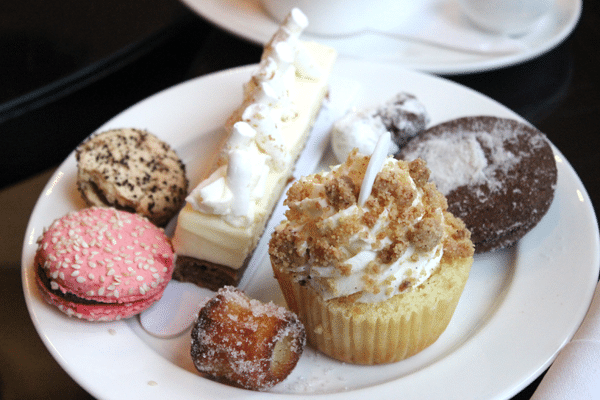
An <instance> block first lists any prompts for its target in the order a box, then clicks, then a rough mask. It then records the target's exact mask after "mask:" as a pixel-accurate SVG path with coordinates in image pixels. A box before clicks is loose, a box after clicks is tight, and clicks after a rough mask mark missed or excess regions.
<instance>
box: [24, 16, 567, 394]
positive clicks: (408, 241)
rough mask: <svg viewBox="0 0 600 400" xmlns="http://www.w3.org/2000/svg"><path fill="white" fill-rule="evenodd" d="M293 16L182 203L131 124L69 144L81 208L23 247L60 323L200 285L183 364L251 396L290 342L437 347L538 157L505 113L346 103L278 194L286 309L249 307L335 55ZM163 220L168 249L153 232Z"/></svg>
mask: <svg viewBox="0 0 600 400" xmlns="http://www.w3.org/2000/svg"><path fill="white" fill-rule="evenodd" d="M306 24H307V21H306V18H305V16H304V15H303V14H302V13H301V12H300V11H299V10H297V9H295V10H293V11H292V12H291V13H290V15H289V16H288V18H287V19H286V20H285V21H284V23H283V24H282V25H281V27H280V29H279V30H278V31H277V32H276V33H275V35H274V36H273V39H272V40H271V42H269V44H268V45H267V46H266V47H265V50H264V53H263V57H262V59H261V61H260V64H259V66H258V69H257V71H256V73H255V74H254V75H252V77H251V79H250V81H248V82H247V83H246V85H245V87H244V93H243V99H242V102H241V105H240V106H239V107H238V108H237V109H236V110H234V111H233V113H232V114H231V116H230V118H229V119H228V120H227V122H226V124H225V131H226V135H225V138H224V140H223V144H222V149H221V151H220V153H219V154H217V156H216V159H215V162H214V165H213V168H212V169H211V171H210V174H209V175H208V176H206V177H205V179H203V180H202V181H201V183H200V184H199V185H198V186H197V187H196V188H194V189H192V190H191V191H190V192H189V193H188V179H187V177H186V169H185V165H184V164H183V162H182V161H181V160H180V159H179V157H178V156H177V154H176V153H175V151H174V150H173V149H171V147H170V146H169V145H168V144H167V143H165V142H163V141H162V140H160V139H158V138H157V137H156V136H154V135H153V134H151V133H149V132H146V131H142V130H139V129H134V128H124V129H117V130H111V131H107V132H102V133H99V134H95V135H93V136H91V137H90V138H89V139H88V140H86V141H84V142H83V143H82V144H81V145H80V146H79V147H78V148H77V150H76V159H77V167H78V176H77V189H78V190H79V193H80V194H81V196H82V198H83V199H84V200H85V202H86V204H87V205H88V206H89V207H88V208H85V209H82V210H78V211H75V212H72V213H69V214H67V215H65V216H63V217H61V218H59V219H57V220H56V221H54V222H53V223H52V224H51V225H50V226H49V227H48V228H47V229H45V230H44V232H43V234H42V235H41V236H40V238H39V239H38V250H37V253H36V255H35V262H34V269H35V276H36V283H37V285H38V287H39V290H40V293H41V294H42V297H43V298H44V300H45V301H46V302H48V303H49V304H51V305H53V306H56V307H57V308H58V309H59V310H60V311H62V312H63V313H65V314H66V315H68V316H70V317H75V318H79V319H84V320H89V321H113V320H119V319H125V318H130V317H132V316H135V315H137V314H139V313H141V312H142V311H144V310H146V309H148V308H149V307H150V306H151V305H152V304H154V303H155V302H156V301H158V300H159V299H160V298H161V296H162V294H163V291H164V289H165V287H166V285H167V284H168V282H169V280H171V279H172V278H174V279H176V280H179V281H183V282H191V283H194V284H195V285H198V286H201V287H205V288H209V289H211V290H213V291H215V292H216V294H215V296H214V297H212V298H210V299H207V300H206V304H204V306H203V307H202V309H201V310H200V313H199V314H198V316H197V318H196V321H195V323H194V325H193V327H192V329H191V348H190V356H191V358H192V361H193V364H194V366H195V368H196V369H197V370H198V372H199V373H200V375H202V376H204V377H207V378H209V379H212V380H215V381H218V382H222V383H226V384H229V385H233V386H237V387H241V388H245V389H250V390H259V391H262V390H268V389H270V388H272V387H273V386H274V385H276V384H278V383H280V382H282V381H283V380H284V379H285V378H286V377H287V376H288V375H289V374H290V373H291V372H292V370H293V369H294V368H295V366H296V365H297V363H298V361H299V359H300V357H301V355H302V353H303V350H304V346H305V344H306V343H307V342H308V344H309V345H310V346H312V347H313V348H315V349H317V350H318V351H320V352H322V353H323V354H325V355H327V356H329V357H332V358H334V359H337V360H340V361H343V362H346V363H351V364H361V365H373V364H384V363H392V362H397V361H400V360H403V359H406V358H408V357H411V356H413V355H415V354H417V353H418V352H420V351H422V350H423V349H425V348H427V347H428V346H430V345H431V344H432V343H434V342H435V341H436V340H437V339H438V338H439V336H440V335H441V334H442V333H443V332H444V330H445V329H446V327H447V326H448V324H449V322H450V320H451V318H452V316H453V314H454V310H455V308H456V306H457V303H458V301H459V299H460V298H461V295H462V292H463V289H464V287H465V284H466V282H467V279H468V276H469V272H470V269H471V265H472V263H473V254H474V253H480V252H485V251H490V250H495V249H499V248H503V247H506V246H510V245H512V244H514V243H515V242H516V241H517V240H519V239H520V238H522V237H523V235H525V234H526V233H527V232H528V231H530V230H531V229H532V228H533V227H534V226H535V225H536V224H537V223H538V222H539V221H540V220H541V218H542V217H543V216H544V215H545V213H546V212H547V211H548V208H549V206H550V204H551V202H552V199H553V196H554V190H555V187H556V179H557V172H556V165H555V161H554V156H553V153H552V149H551V148H550V145H549V143H548V141H547V139H546V138H545V136H544V135H543V134H542V133H541V132H539V131H537V130H536V129H535V128H533V127H530V126H529V125H526V124H523V123H520V122H517V121H514V120H509V119H502V118H496V117H490V116H473V117H465V118H459V119H455V120H451V121H447V122H444V123H441V124H438V125H435V126H433V127H428V124H429V122H430V117H429V115H428V113H427V110H426V108H425V106H424V105H423V104H422V103H421V102H420V101H419V100H418V99H417V98H416V96H414V95H412V94H409V93H405V92H400V93H398V94H397V95H396V96H395V97H393V98H392V99H390V100H388V101H387V102H385V103H383V104H382V105H381V106H379V107H376V108H371V109H362V110H355V111H353V112H352V113H349V114H347V115H346V116H345V117H344V118H342V119H341V120H339V121H338V122H337V123H336V124H335V125H334V127H333V129H332V132H331V144H332V149H333V151H334V154H335V156H336V157H337V158H338V160H339V161H340V164H339V165H337V166H334V167H331V169H330V170H329V171H326V172H320V173H316V174H313V175H309V176H304V177H299V178H298V179H297V180H296V181H295V182H294V183H293V184H292V185H291V187H290V188H289V190H288V191H287V193H286V194H285V196H286V197H285V203H284V204H285V205H286V206H287V207H288V210H287V211H286V214H285V216H286V219H285V220H284V221H282V222H281V223H280V224H279V225H278V226H277V228H276V229H275V232H274V233H273V235H272V237H271V239H270V242H269V256H270V261H271V267H272V269H273V273H274V275H275V278H276V280H277V283H278V284H279V287H280V289H281V292H282V293H283V296H284V298H285V302H286V305H287V308H285V307H282V306H277V305H275V304H273V303H263V302H260V301H258V300H255V299H251V298H249V297H248V296H246V295H245V294H244V293H243V292H242V291H240V290H239V289H237V288H236V287H235V286H236V285H237V284H238V283H239V281H240V278H241V277H242V275H243V273H244V271H245V267H246V263H247V260H248V258H249V257H250V255H251V254H252V252H253V250H254V248H255V247H256V245H257V242H258V239H259V238H260V236H261V235H262V233H263V230H264V227H265V224H266V221H267V220H268V218H269V217H270V215H271V212H272V210H273V208H274V206H275V204H276V202H277V201H278V199H279V198H280V197H281V194H282V192H283V190H284V188H285V186H286V185H287V184H288V183H289V182H290V181H291V180H292V179H293V177H292V175H293V170H294V163H295V160H296V159H297V157H298V155H299V154H300V152H301V151H302V149H303V147H304V143H305V141H306V138H307V136H308V135H309V133H310V130H311V127H312V124H313V123H314V120H315V118H316V116H317V114H318V113H319V111H320V109H321V105H322V103H323V101H324V99H326V97H327V91H328V79H329V75H330V73H331V69H332V67H333V64H334V62H335V58H336V54H335V51H334V50H333V49H331V48H329V47H326V46H322V45H320V44H317V43H308V42H303V41H301V40H300V39H299V36H300V34H301V33H302V30H303V29H304V28H305V27H306ZM388 135H389V136H388ZM388 137H391V141H389V143H388V142H386V141H385V140H382V139H381V138H388ZM382 149H383V150H382ZM382 154H383V155H382ZM391 154H395V158H394V157H392V156H386V155H391ZM376 160H379V161H380V162H379V163H377V162H376ZM375 165H376V166H375ZM365 182H368V185H366V186H368V188H369V189H368V190H367V191H365V189H364V188H365ZM186 196H187V197H186ZM176 215H177V224H176V227H175V231H174V235H173V238H172V239H171V238H169V237H168V236H167V235H166V234H165V232H164V230H163V228H162V227H164V226H165V225H166V224H167V223H168V222H169V221H170V220H172V219H173V218H175V216H176ZM182 307H185V305H182Z"/></svg>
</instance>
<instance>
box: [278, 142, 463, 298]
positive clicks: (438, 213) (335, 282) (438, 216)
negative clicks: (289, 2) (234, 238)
mask: <svg viewBox="0 0 600 400" xmlns="http://www.w3.org/2000/svg"><path fill="white" fill-rule="evenodd" d="M368 162H369V157H368V156H363V155H360V154H359V153H358V152H357V151H356V150H355V151H353V152H352V153H351V154H350V156H349V157H348V159H347V161H346V162H345V163H344V164H342V165H340V166H338V167H336V168H334V169H333V170H332V171H331V172H328V173H324V174H316V175H312V176H308V177H305V178H302V179H300V180H299V181H298V182H296V183H295V184H294V185H292V187H291V188H290V189H289V191H288V193H287V199H286V200H285V204H286V205H287V206H288V207H289V210H288V211H287V212H286V217H287V221H285V222H284V223H282V224H281V225H280V226H278V227H277V230H276V233H275V234H274V235H273V239H272V241H271V246H270V252H271V255H272V257H275V258H277V259H278V261H279V262H280V263H281V264H282V265H288V266H290V267H291V268H292V270H293V273H294V275H295V277H296V279H297V280H298V281H301V282H306V283H310V285H312V286H313V287H314V288H315V290H317V291H318V292H319V293H320V294H321V295H322V296H323V298H324V299H326V300H327V299H330V298H337V297H344V296H352V297H353V299H354V300H357V301H361V302H373V301H381V300H385V299H386V298H389V297H392V296H394V295H395V294H398V293H402V292H404V291H406V290H408V289H409V288H411V287H416V286H418V285H420V284H421V283H422V282H424V281H425V280H426V279H427V278H428V277H429V276H431V274H432V273H434V272H435V271H436V269H437V268H438V267H439V264H440V261H441V260H442V258H443V257H446V258H452V257H469V256H470V255H472V247H471V245H470V241H469V240H468V239H469V238H468V231H467V230H466V229H464V226H461V224H460V221H458V222H457V221H455V220H454V219H451V220H452V221H453V223H452V224H448V223H447V222H446V219H447V218H446V209H447V204H446V199H445V198H444V196H443V195H442V194H440V193H439V192H438V191H437V190H436V189H435V186H434V185H433V184H432V183H430V182H428V178H429V170H428V169H427V168H426V166H425V163H424V161H422V160H415V161H412V162H410V163H408V162H404V161H397V160H394V159H393V158H391V157H390V158H388V159H387V160H386V161H385V164H384V167H383V169H382V171H381V172H380V173H379V174H378V176H377V178H376V180H375V182H374V184H373V189H372V192H371V195H370V197H369V198H368V200H367V202H366V203H365V205H364V207H360V206H359V205H358V204H357V199H358V195H359V190H360V186H361V182H362V180H363V177H364V175H365V170H366V167H367V164H368Z"/></svg>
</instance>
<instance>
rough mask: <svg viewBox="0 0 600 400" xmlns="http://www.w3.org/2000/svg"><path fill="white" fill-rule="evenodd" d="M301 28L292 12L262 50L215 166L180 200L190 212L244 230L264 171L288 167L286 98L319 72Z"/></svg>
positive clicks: (301, 20) (290, 109) (291, 114)
mask: <svg viewBox="0 0 600 400" xmlns="http://www.w3.org/2000/svg"><path fill="white" fill-rule="evenodd" d="M307 24H308V21H307V19H306V16H305V15H304V14H303V13H302V12H301V11H300V10H298V9H294V10H292V11H291V12H290V14H289V15H288V17H287V18H286V20H285V21H284V23H283V24H282V25H281V26H280V27H279V30H278V31H277V32H276V33H275V35H274V36H273V38H272V40H271V41H270V42H269V43H268V44H267V46H266V47H265V50H264V52H263V56H262V57H261V61H260V63H259V66H258V70H257V71H256V72H255V73H254V74H253V76H252V78H251V79H250V81H249V82H248V83H247V84H246V85H245V86H244V100H243V102H242V106H241V107H240V108H239V109H238V110H237V111H236V112H235V113H234V117H232V120H231V121H229V122H228V124H227V125H226V128H225V129H226V130H227V131H228V132H227V133H228V140H227V142H226V143H225V146H224V147H223V150H222V152H221V154H220V155H219V162H218V168H217V169H216V170H215V171H214V172H213V173H212V174H211V175H210V176H209V177H208V178H206V179H205V180H204V181H202V182H201V183H200V184H199V185H198V186H197V187H196V188H195V189H194V190H192V192H191V193H190V194H189V196H188V197H187V198H186V200H187V202H188V203H189V204H190V205H191V206H192V207H193V208H194V209H195V210H197V211H200V212H203V213H207V214H215V215H223V216H224V218H225V220H226V221H227V222H228V223H230V224H231V225H233V226H236V227H240V226H247V225H249V224H251V223H252V222H253V220H254V217H255V211H256V210H257V207H255V204H256V202H257V201H258V200H259V199H260V198H262V197H263V196H264V195H265V190H266V181H267V179H268V175H269V172H270V171H283V170H286V169H288V168H289V167H290V166H291V164H292V162H293V160H292V156H291V154H290V151H289V149H288V147H287V144H286V141H285V138H284V137H282V135H281V128H282V126H283V125H284V124H285V123H287V122H290V121H293V120H294V119H295V118H296V117H297V116H298V110H297V109H296V107H295V105H294V104H293V102H292V100H291V98H292V97H293V95H294V93H293V90H294V86H295V84H296V79H297V78H298V77H299V78H300V79H316V78H318V77H319V76H320V74H321V70H320V67H319V66H318V64H317V62H316V60H314V59H313V58H312V56H311V55H310V53H309V52H308V50H307V49H306V48H305V47H304V44H303V43H302V42H301V41H300V40H299V36H300V34H301V33H302V31H303V29H304V28H305V27H306V25H307Z"/></svg>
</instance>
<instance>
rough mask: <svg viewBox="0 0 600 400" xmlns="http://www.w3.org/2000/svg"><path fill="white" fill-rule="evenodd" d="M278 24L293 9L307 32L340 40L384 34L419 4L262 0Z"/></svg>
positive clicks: (409, 1) (399, 0) (406, 0)
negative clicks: (369, 33)
mask: <svg viewBox="0 0 600 400" xmlns="http://www.w3.org/2000/svg"><path fill="white" fill-rule="evenodd" d="M261 3H262V6H263V8H264V9H265V10H266V11H267V12H268V13H269V14H270V15H271V16H272V17H273V18H274V19H275V20H277V21H278V22H281V21H283V20H284V19H285V17H286V15H287V14H288V13H289V12H290V10H291V9H292V8H294V7H296V8H299V9H300V10H302V12H303V13H304V14H306V16H307V17H308V21H309V24H308V27H307V28H306V32H308V33H312V34H317V35H328V36H332V35H334V36H339V35H350V34H354V33H360V32H364V31H368V30H377V31H387V30H390V29H392V28H394V27H395V26H399V25H401V24H402V23H403V21H404V20H405V19H406V18H407V17H408V16H410V15H411V12H412V10H413V9H414V7H416V6H418V3H419V0H378V1H373V0H352V1H343V0H261Z"/></svg>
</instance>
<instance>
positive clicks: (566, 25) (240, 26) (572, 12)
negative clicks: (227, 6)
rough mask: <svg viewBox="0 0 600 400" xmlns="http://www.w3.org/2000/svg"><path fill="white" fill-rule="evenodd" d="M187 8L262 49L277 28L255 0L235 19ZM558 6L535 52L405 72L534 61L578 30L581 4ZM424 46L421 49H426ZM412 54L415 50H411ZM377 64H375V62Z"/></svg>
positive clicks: (561, 1)
mask: <svg viewBox="0 0 600 400" xmlns="http://www.w3.org/2000/svg"><path fill="white" fill-rule="evenodd" d="M180 1H181V2H182V3H183V4H184V5H185V6H186V7H188V8H189V9H190V10H191V11H193V12H195V13H196V14H197V15H199V16H200V17H202V18H204V19H206V20H207V21H209V22H210V23H212V24H214V25H216V26H218V27H219V28H221V29H224V30H225V31H227V32H229V33H231V34H233V35H235V36H237V37H239V38H241V39H244V40H248V41H250V42H252V43H254V44H256V45H260V46H262V45H264V44H266V43H267V42H268V40H269V38H270V34H271V33H272V32H273V31H274V30H275V29H276V28H277V23H276V22H275V21H273V20H271V18H270V17H269V15H268V14H267V13H266V11H264V10H263V9H262V7H261V6H260V4H258V0H241V1H243V12H240V13H236V14H235V15H230V16H227V15H225V14H224V13H223V12H222V11H221V9H220V4H221V3H222V2H221V1H220V0H180ZM560 6H564V7H563V8H562V10H566V11H567V12H568V14H567V18H566V19H565V21H564V22H563V23H562V24H560V29H558V30H557V32H556V33H554V34H553V35H550V36H549V37H548V38H546V39H545V40H544V42H543V44H542V45H540V46H538V47H537V48H534V49H527V50H524V51H522V52H519V53H516V54H507V55H499V56H486V55H482V56H481V57H480V58H478V59H476V60H475V61H465V62H463V63H460V62H459V63H456V64H450V65H444V64H443V63H439V62H438V63H435V62H412V63H406V64H403V67H404V68H408V69H414V70H417V71H422V72H428V73H433V74H438V75H462V74H468V73H477V72H486V71H491V70H495V69H499V68H503V67H509V66H514V65H518V64H521V63H524V62H527V61H529V60H532V59H534V58H536V57H539V56H541V55H543V54H545V53H547V52H549V51H551V50H552V49H554V48H555V47H557V46H558V45H560V44H561V43H562V42H563V41H564V40H565V39H566V38H567V37H568V36H569V35H570V34H571V32H572V31H573V30H574V29H575V28H576V27H577V24H578V22H579V19H580V18H581V13H582V10H583V0H557V1H556V3H555V4H554V7H555V8H554V9H553V12H555V13H558V12H559V11H561V8H560ZM249 13H252V14H253V15H259V16H260V17H261V18H263V19H266V20H268V21H269V22H265V23H266V25H265V29H262V28H260V24H258V25H257V24H256V22H257V21H254V22H255V23H254V24H253V25H252V26H250V25H248V24H249V23H250V20H248V17H246V16H247V15H249ZM304 38H305V39H306V40H316V41H321V42H324V41H325V42H326V40H327V39H326V37H320V36H317V35H310V34H308V33H305V34H304ZM415 46H416V47H415V49H418V48H419V47H418V45H415ZM427 47H428V46H424V47H423V48H427ZM413 52H414V49H413ZM340 57H342V58H346V57H347V58H357V56H356V55H353V54H343V53H341V54H340ZM375 61H377V60H375ZM393 62H401V60H393Z"/></svg>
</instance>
